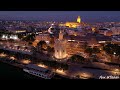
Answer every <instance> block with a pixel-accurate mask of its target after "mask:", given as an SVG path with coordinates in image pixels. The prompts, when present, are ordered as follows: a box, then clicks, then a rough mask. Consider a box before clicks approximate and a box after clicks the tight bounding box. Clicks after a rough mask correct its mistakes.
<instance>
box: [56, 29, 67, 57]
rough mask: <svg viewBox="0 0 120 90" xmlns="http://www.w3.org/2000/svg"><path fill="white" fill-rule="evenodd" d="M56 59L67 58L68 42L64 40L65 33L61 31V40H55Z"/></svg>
mask: <svg viewBox="0 0 120 90" xmlns="http://www.w3.org/2000/svg"><path fill="white" fill-rule="evenodd" d="M54 49H55V55H54V56H55V58H57V59H64V58H66V56H67V54H66V40H64V39H63V32H62V31H60V33H59V38H58V39H56V40H55V46H54Z"/></svg>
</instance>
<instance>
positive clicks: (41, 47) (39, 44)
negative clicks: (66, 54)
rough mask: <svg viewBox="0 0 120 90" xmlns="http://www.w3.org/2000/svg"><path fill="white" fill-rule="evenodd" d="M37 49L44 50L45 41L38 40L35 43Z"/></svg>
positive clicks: (45, 47)
mask: <svg viewBox="0 0 120 90" xmlns="http://www.w3.org/2000/svg"><path fill="white" fill-rule="evenodd" d="M37 49H38V51H40V52H41V51H42V50H46V49H47V43H46V42H45V41H40V42H38V43H37Z"/></svg>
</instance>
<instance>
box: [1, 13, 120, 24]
mask: <svg viewBox="0 0 120 90" xmlns="http://www.w3.org/2000/svg"><path fill="white" fill-rule="evenodd" d="M77 16H81V18H82V21H84V22H99V21H100V22H102V21H120V11H0V19H5V20H41V21H76V18H77Z"/></svg>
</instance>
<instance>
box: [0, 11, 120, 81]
mask: <svg viewBox="0 0 120 90" xmlns="http://www.w3.org/2000/svg"><path fill="white" fill-rule="evenodd" d="M8 65H9V66H8ZM10 67H13V69H16V70H13V69H11V70H9V69H10ZM6 68H8V69H6ZM3 71H4V72H5V71H6V72H5V76H4V72H3ZM9 71H14V72H16V74H15V73H12V72H9ZM17 73H22V74H19V77H20V78H18V79H22V78H28V76H29V78H33V77H34V78H36V79H120V11H0V79H1V78H2V79H3V78H7V77H10V76H11V77H12V75H13V74H14V76H17V75H18V74H17ZM23 74H24V75H23ZM20 75H21V76H20ZM11 77H10V78H11Z"/></svg>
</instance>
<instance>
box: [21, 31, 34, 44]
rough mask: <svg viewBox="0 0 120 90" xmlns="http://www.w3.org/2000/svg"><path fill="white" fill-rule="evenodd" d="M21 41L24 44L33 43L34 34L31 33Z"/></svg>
mask: <svg viewBox="0 0 120 90" xmlns="http://www.w3.org/2000/svg"><path fill="white" fill-rule="evenodd" d="M22 40H23V41H26V42H33V41H34V40H35V34H34V33H32V34H31V35H27V36H26V37H24V38H23V39H22Z"/></svg>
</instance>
